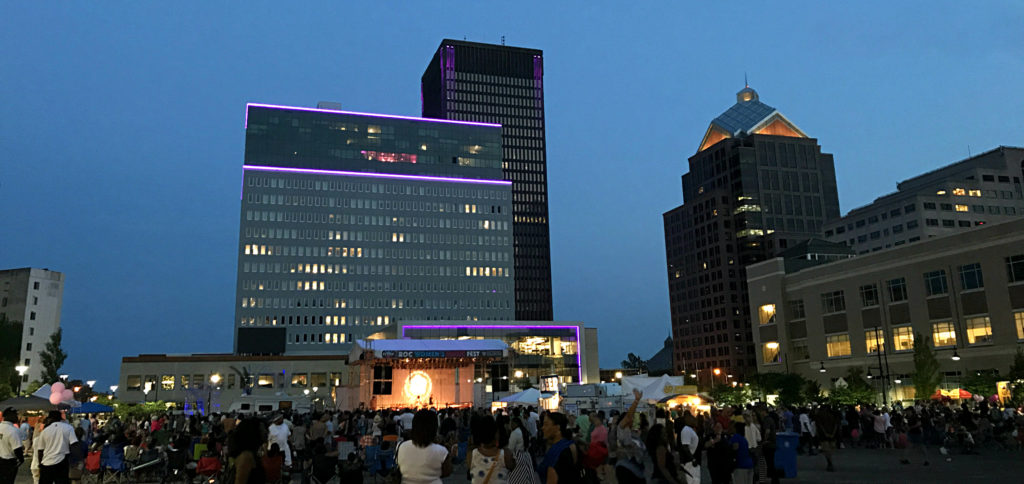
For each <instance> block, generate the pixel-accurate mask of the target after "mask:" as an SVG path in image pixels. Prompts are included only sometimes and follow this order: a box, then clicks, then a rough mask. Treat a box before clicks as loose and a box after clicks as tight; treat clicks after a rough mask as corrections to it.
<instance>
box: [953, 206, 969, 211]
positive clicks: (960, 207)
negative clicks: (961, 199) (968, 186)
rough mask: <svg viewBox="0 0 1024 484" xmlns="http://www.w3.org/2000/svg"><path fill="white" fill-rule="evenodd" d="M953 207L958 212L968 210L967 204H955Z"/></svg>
mask: <svg viewBox="0 0 1024 484" xmlns="http://www.w3.org/2000/svg"><path fill="white" fill-rule="evenodd" d="M953 208H954V209H956V211H957V212H966V211H967V205H954V206H953Z"/></svg>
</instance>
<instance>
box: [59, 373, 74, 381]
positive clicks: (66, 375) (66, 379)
mask: <svg viewBox="0 0 1024 484" xmlns="http://www.w3.org/2000/svg"><path fill="white" fill-rule="evenodd" d="M58 376H59V377H60V379H61V381H68V377H69V376H71V375H68V374H67V373H65V374H63V375H58Z"/></svg>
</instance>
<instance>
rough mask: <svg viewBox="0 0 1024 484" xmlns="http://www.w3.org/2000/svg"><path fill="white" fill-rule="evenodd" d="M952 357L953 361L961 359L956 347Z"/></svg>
mask: <svg viewBox="0 0 1024 484" xmlns="http://www.w3.org/2000/svg"><path fill="white" fill-rule="evenodd" d="M951 358H952V360H953V361H960V355H959V354H958V353H957V352H956V350H955V349H954V350H953V356H952V357H951Z"/></svg>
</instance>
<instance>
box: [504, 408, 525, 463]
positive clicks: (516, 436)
mask: <svg viewBox="0 0 1024 484" xmlns="http://www.w3.org/2000/svg"><path fill="white" fill-rule="evenodd" d="M508 450H509V452H511V453H512V455H516V453H518V452H522V451H524V450H526V442H525V441H524V440H523V421H522V420H521V419H520V418H519V417H512V433H510V434H509V435H508Z"/></svg>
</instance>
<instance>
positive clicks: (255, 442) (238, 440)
mask: <svg viewBox="0 0 1024 484" xmlns="http://www.w3.org/2000/svg"><path fill="white" fill-rule="evenodd" d="M262 445H263V424H262V423H261V422H260V421H259V420H258V419H256V418H253V417H250V418H247V419H245V420H242V422H241V423H240V424H238V426H237V427H235V430H234V431H233V432H232V433H231V435H230V436H228V455H229V456H231V457H232V458H234V459H235V482H234V484H264V483H265V482H267V475H266V472H265V471H264V470H263V465H262V464H261V462H260V460H259V458H258V457H257V454H258V453H259V449H260V446H262Z"/></svg>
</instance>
